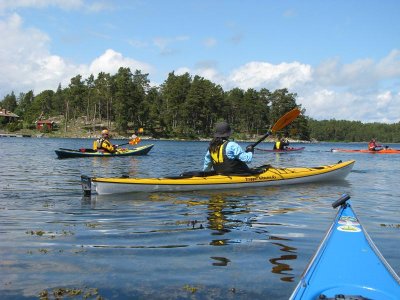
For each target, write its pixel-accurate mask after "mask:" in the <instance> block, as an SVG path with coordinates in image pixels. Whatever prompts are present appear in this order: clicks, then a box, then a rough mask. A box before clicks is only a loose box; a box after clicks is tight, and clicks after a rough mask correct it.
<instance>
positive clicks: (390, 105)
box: [182, 50, 400, 123]
mask: <svg viewBox="0 0 400 300" xmlns="http://www.w3.org/2000/svg"><path fill="white" fill-rule="evenodd" d="M399 56H400V51H396V50H394V51H392V52H391V53H390V54H389V55H388V56H387V57H385V58H383V59H382V60H380V61H379V62H378V63H375V62H374V61H373V60H370V59H364V60H357V61H355V62H352V63H350V64H341V63H340V61H339V60H337V59H332V60H328V61H326V62H324V63H322V64H321V65H319V66H317V67H316V68H315V69H313V68H312V66H310V65H306V64H301V63H298V62H292V63H281V64H277V65H274V64H270V63H266V62H250V63H247V64H245V65H243V66H241V67H239V68H237V69H235V70H233V71H232V72H231V73H230V74H229V75H227V76H223V75H222V74H221V73H219V72H218V71H217V69H216V68H213V67H212V66H208V67H206V66H204V67H199V68H197V69H193V70H190V69H189V68H182V70H185V72H189V73H190V74H197V75H200V76H203V77H204V78H207V79H209V80H211V81H213V82H215V83H217V84H220V85H221V86H223V88H224V89H225V90H229V89H231V88H233V87H239V88H242V89H245V90H246V89H248V88H255V89H260V88H267V89H269V90H270V91H274V90H276V89H280V88H288V90H289V92H293V93H297V95H298V98H297V103H298V104H301V105H302V107H303V108H306V110H307V111H306V115H308V116H310V117H312V118H314V119H318V120H321V119H337V120H354V121H356V120H358V121H363V122H388V123H393V122H399V121H400V93H399V91H398V90H397V91H393V90H387V89H385V88H383V86H384V85H385V84H384V83H385V82H386V81H387V80H396V79H397V80H399V78H398V77H399V71H398V70H400V68H399V69H395V68H390V67H389V66H392V65H396V64H398V60H399ZM383 66H388V68H384V67H383Z"/></svg>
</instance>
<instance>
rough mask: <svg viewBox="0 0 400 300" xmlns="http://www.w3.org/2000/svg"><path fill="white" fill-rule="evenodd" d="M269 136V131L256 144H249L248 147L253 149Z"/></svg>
mask: <svg viewBox="0 0 400 300" xmlns="http://www.w3.org/2000/svg"><path fill="white" fill-rule="evenodd" d="M270 134H271V131H268V132H267V133H266V134H264V135H263V136H262V137H261V138H260V139H259V140H258V141H257V142H255V143H254V144H251V145H250V146H251V147H253V148H255V147H256V146H257V145H258V144H259V143H261V142H262V141H263V140H265V139H266V138H267V137H268V136H269V135H270Z"/></svg>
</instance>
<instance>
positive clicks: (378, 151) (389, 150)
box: [331, 148, 400, 154]
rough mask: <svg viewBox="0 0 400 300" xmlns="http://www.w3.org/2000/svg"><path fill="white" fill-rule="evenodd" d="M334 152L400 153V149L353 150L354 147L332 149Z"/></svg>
mask: <svg viewBox="0 0 400 300" xmlns="http://www.w3.org/2000/svg"><path fill="white" fill-rule="evenodd" d="M331 151H332V152H346V153H371V154H400V150H399V149H390V148H383V149H381V150H375V151H371V150H367V149H362V150H352V149H335V148H334V149H331Z"/></svg>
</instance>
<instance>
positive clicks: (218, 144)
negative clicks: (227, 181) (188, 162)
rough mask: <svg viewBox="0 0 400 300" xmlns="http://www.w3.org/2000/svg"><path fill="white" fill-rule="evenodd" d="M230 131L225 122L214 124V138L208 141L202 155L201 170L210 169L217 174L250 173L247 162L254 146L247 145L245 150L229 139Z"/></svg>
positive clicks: (249, 160) (251, 156)
mask: <svg viewBox="0 0 400 300" xmlns="http://www.w3.org/2000/svg"><path fill="white" fill-rule="evenodd" d="M231 133H232V129H231V127H230V126H229V125H228V123H226V122H221V123H218V124H217V125H216V129H215V133H214V138H213V139H212V141H211V142H210V145H209V148H208V151H207V153H206V155H205V157H204V166H203V171H205V172H207V171H210V170H211V169H214V171H215V172H216V173H218V174H224V175H228V174H246V173H247V174H252V173H254V171H253V170H251V169H250V168H249V167H248V166H247V163H250V162H251V160H252V158H253V152H254V148H253V147H252V146H251V145H249V146H247V148H246V151H243V149H242V148H241V147H240V145H239V144H237V143H236V142H233V141H229V136H230V135H231Z"/></svg>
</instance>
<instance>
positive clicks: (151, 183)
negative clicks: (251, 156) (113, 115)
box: [82, 160, 355, 195]
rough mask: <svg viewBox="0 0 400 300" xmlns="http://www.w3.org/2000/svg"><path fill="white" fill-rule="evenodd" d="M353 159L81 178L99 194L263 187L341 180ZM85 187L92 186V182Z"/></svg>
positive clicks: (349, 168) (349, 169) (347, 171)
mask: <svg viewBox="0 0 400 300" xmlns="http://www.w3.org/2000/svg"><path fill="white" fill-rule="evenodd" d="M354 163H355V160H350V161H346V162H341V161H339V162H338V163H336V164H332V165H326V166H320V167H299V168H274V167H267V168H266V169H265V170H264V171H262V172H261V173H258V174H252V175H229V176H227V175H211V176H177V177H170V178H168V177H162V178H100V177H96V178H88V177H86V176H82V180H83V177H85V178H86V179H89V182H90V183H93V185H94V186H95V189H96V192H97V194H99V195H106V194H117V193H131V192H170V191H195V190H215V189H232V188H243V187H266V186H274V185H285V184H302V183H310V182H319V181H335V180H342V179H344V178H345V177H346V176H347V175H348V174H349V173H350V171H351V169H352V168H353V165H354ZM199 173H201V172H199ZM86 182H87V180H86ZM82 186H83V184H82ZM87 189H89V190H90V189H91V184H89V187H88V188H86V190H87ZM84 190H85V188H84Z"/></svg>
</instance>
